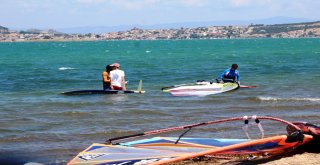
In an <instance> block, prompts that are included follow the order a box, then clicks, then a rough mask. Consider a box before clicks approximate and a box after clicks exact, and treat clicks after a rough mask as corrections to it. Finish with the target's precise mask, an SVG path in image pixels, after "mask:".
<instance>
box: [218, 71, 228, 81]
mask: <svg viewBox="0 0 320 165" xmlns="http://www.w3.org/2000/svg"><path fill="white" fill-rule="evenodd" d="M225 73H226V70H225V71H223V72H222V73H221V74H220V77H219V78H220V80H221V81H220V82H221V83H223V78H224V74H225Z"/></svg>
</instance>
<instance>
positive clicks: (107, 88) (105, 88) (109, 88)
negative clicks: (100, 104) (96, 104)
mask: <svg viewBox="0 0 320 165" xmlns="http://www.w3.org/2000/svg"><path fill="white" fill-rule="evenodd" d="M103 90H105V91H106V90H111V87H110V86H103Z"/></svg>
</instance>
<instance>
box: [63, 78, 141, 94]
mask: <svg viewBox="0 0 320 165" xmlns="http://www.w3.org/2000/svg"><path fill="white" fill-rule="evenodd" d="M145 92H146V91H144V90H142V80H140V81H139V85H138V89H137V90H77V91H69V92H62V93H61V94H64V95H92V94H120V93H124V94H127V93H139V94H141V93H145Z"/></svg>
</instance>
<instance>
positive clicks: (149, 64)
mask: <svg viewBox="0 0 320 165" xmlns="http://www.w3.org/2000/svg"><path fill="white" fill-rule="evenodd" d="M113 62H119V63H120V64H121V69H123V70H124V71H125V73H126V79H127V80H128V81H129V82H128V84H127V86H128V88H129V89H136V88H137V85H138V81H139V80H143V89H144V90H146V91H147V93H146V94H141V95H134V94H130V95H129V94H128V95H124V94H119V95H88V96H64V95H60V94H59V93H60V92H63V91H70V90H82V89H102V82H101V72H102V71H103V69H104V67H105V65H106V64H110V63H113ZM232 63H238V65H239V71H240V74H241V84H243V85H256V86H258V87H257V88H255V89H239V90H237V91H234V92H230V93H224V94H220V95H212V96H206V97H173V96H171V95H170V94H168V93H162V92H161V90H160V89H161V87H165V86H170V85H174V84H181V83H189V82H194V81H196V80H212V79H215V78H217V77H218V75H219V74H220V72H222V71H223V70H224V69H226V68H228V67H229V66H230V65H231V64H232ZM319 63H320V39H236V40H233V39H228V40H182V41H181V40H180V41H170V40H169V41H101V42H30V43H29V42H28V43H0V77H1V78H0V82H1V86H0V92H1V95H0V116H1V117H0V145H1V147H0V160H1V161H7V162H8V161H11V162H12V163H17V164H23V163H25V162H39V163H43V164H65V163H66V162H67V161H69V160H70V159H71V158H72V157H74V156H75V155H76V154H77V153H78V152H80V151H81V150H83V149H85V148H86V147H88V146H89V145H90V144H91V143H93V142H104V141H105V140H106V139H107V138H111V137H115V136H121V135H128V134H132V133H139V132H143V131H147V130H154V129H160V128H166V127H172V126H178V125H185V124H191V123H197V122H205V121H210V120H216V119H221V118H228V117H239V116H243V115H261V116H273V117H278V118H282V119H286V120H289V121H309V122H311V123H314V124H320V120H319V118H320V113H319V112H320V109H319V107H320V95H319V92H320V90H319V84H320V67H319ZM241 124H242V123H241V122H238V123H225V124H219V125H214V126H209V127H201V128H200V129H195V130H194V131H193V132H192V133H190V136H198V137H223V138H245V136H244V134H243V133H242V131H241V126H242V125H241ZM262 124H263V126H264V127H265V130H266V133H267V134H268V133H269V134H280V133H283V132H284V131H285V129H284V128H285V127H284V126H283V125H278V124H276V123H273V122H268V121H264V122H263V123H262ZM252 129H255V128H252ZM217 131H221V133H217ZM253 134H258V132H257V131H255V132H254V133H253ZM187 136H188V135H187Z"/></svg>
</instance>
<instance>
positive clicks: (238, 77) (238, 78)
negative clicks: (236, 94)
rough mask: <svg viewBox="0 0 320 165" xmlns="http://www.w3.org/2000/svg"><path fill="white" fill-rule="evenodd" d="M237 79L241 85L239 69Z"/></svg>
mask: <svg viewBox="0 0 320 165" xmlns="http://www.w3.org/2000/svg"><path fill="white" fill-rule="evenodd" d="M237 81H238V84H239V85H240V73H239V71H238V72H237Z"/></svg>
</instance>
